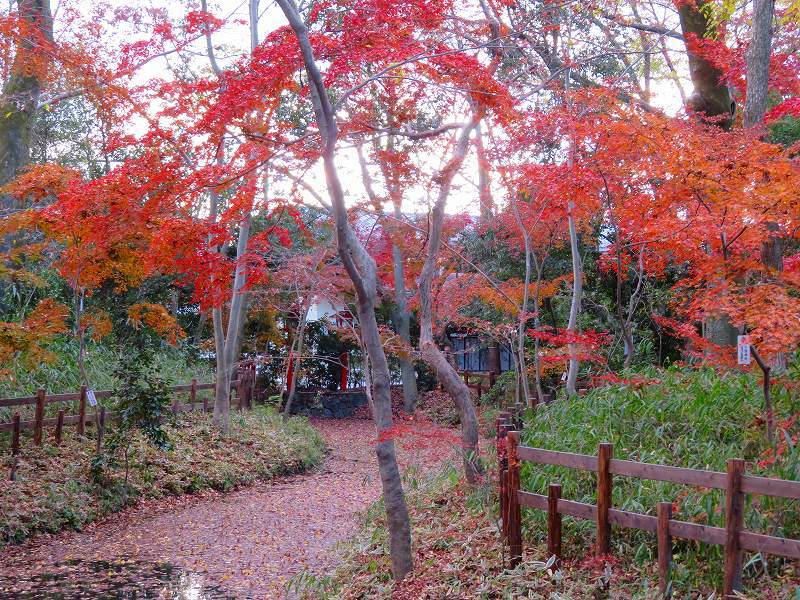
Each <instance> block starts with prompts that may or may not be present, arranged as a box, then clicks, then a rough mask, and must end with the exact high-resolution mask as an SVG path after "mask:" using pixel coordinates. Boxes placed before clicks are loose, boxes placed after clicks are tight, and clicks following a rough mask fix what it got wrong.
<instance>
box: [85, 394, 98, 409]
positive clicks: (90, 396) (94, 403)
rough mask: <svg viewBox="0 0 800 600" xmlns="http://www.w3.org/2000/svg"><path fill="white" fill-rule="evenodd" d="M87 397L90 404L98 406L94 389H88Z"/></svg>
mask: <svg viewBox="0 0 800 600" xmlns="http://www.w3.org/2000/svg"><path fill="white" fill-rule="evenodd" d="M86 399H87V400H88V401H89V405H90V406H97V398H95V397H94V390H86Z"/></svg>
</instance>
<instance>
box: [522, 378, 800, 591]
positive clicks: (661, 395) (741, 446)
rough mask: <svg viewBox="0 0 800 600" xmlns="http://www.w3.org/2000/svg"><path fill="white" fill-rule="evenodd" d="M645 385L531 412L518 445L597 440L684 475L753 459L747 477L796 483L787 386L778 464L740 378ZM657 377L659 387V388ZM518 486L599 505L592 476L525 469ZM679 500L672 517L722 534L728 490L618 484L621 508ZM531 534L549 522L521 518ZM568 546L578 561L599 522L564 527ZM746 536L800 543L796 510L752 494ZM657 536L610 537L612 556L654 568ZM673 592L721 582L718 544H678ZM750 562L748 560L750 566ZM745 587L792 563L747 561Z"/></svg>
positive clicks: (781, 393) (628, 533) (796, 406)
mask: <svg viewBox="0 0 800 600" xmlns="http://www.w3.org/2000/svg"><path fill="white" fill-rule="evenodd" d="M649 375H650V376H651V377H650V378H648V379H650V381H648V384H647V385H613V386H608V387H602V388H598V389H594V390H592V391H590V392H589V393H588V394H587V395H585V396H582V397H577V398H572V399H569V400H566V401H557V402H554V403H552V404H549V405H546V406H541V407H540V408H539V409H538V410H536V411H535V412H531V411H529V414H528V415H527V416H526V419H525V429H524V431H523V433H522V443H523V444H525V445H528V446H534V447H540V448H546V449H550V450H560V451H564V452H575V453H581V454H591V455H596V453H597V445H598V444H599V443H600V442H605V441H608V442H611V443H612V444H613V445H614V457H615V458H620V459H629V460H635V461H640V462H649V463H657V464H665V465H673V466H680V467H690V468H697V469H705V470H713V471H723V472H724V471H725V468H726V461H727V459H729V458H743V459H745V460H746V461H747V472H748V473H750V474H754V475H761V476H765V477H776V478H782V479H790V480H796V479H797V478H798V475H800V473H798V468H799V467H800V462H799V461H800V449H799V448H798V447H797V444H796V436H797V427H796V424H795V419H796V415H797V413H798V411H800V399H798V398H797V396H796V395H795V394H794V393H793V392H792V391H791V390H789V389H787V388H780V387H779V388H778V390H777V393H776V422H777V423H779V426H778V429H779V440H778V445H777V449H778V450H777V453H778V454H779V455H778V456H775V454H774V453H773V452H772V450H771V449H770V446H769V444H768V442H767V440H766V435H765V424H764V422H763V420H762V415H763V396H762V394H761V390H760V382H759V381H758V380H757V379H756V378H753V377H750V376H748V375H744V374H736V373H727V374H723V375H720V374H718V373H717V372H716V371H714V370H711V369H703V370H699V371H687V370H683V369H678V368H674V369H668V370H666V371H662V372H658V373H656V372H652V373H649ZM653 377H654V378H655V379H657V380H660V382H657V381H653ZM521 478H522V486H523V489H525V490H527V491H532V492H536V493H545V494H546V493H547V485H548V484H549V483H561V484H562V486H563V497H564V498H567V499H570V500H577V501H580V502H587V503H595V501H596V478H595V476H594V474H591V473H588V472H582V471H578V470H574V469H566V468H560V467H548V466H544V465H533V464H529V463H523V468H522V475H521ZM664 501H672V502H673V514H674V515H675V516H674V517H673V518H675V519H678V520H684V521H691V522H695V523H700V524H708V525H714V526H717V527H724V508H725V496H724V490H709V489H706V488H693V487H689V486H678V485H674V484H670V483H666V482H657V481H645V480H639V479H634V478H626V477H615V478H614V488H613V503H614V507H615V508H620V509H622V510H628V511H633V512H638V513H645V514H651V515H655V510H656V506H657V503H658V502H664ZM523 519H524V522H525V525H526V527H527V530H528V532H529V535H530V537H531V539H532V540H535V541H536V542H537V543H542V542H543V541H546V516H545V513H544V512H541V511H524V515H523ZM564 527H565V529H564V542H565V544H566V548H568V550H567V551H568V552H569V553H570V554H572V555H573V556H574V555H575V554H576V553H580V552H584V551H585V549H586V548H588V547H590V545H591V543H592V541H593V539H594V523H592V522H588V521H575V520H572V519H570V518H565V519H564ZM745 528H746V529H749V530H751V531H755V532H758V533H766V534H770V535H777V536H780V537H786V538H791V539H797V538H798V536H800V510H799V509H798V506H797V503H796V502H794V501H789V500H784V499H779V498H770V497H766V496H755V497H752V496H748V501H747V505H746V510H745ZM652 538H653V536H652V535H650V534H647V533H645V532H639V531H636V530H631V529H621V530H616V529H615V530H614V534H613V536H612V543H613V546H612V551H613V553H614V555H615V556H619V557H621V558H623V559H625V560H629V561H633V562H635V563H636V564H638V565H643V564H645V563H646V562H650V561H653V560H655V551H656V549H655V545H654V543H653V539H652ZM675 544H676V546H675V548H676V557H675V565H676V568H675V569H674V575H673V577H674V579H675V581H674V587H675V590H676V593H678V592H679V591H680V592H681V593H685V592H688V591H690V590H692V589H695V588H697V587H703V586H710V585H712V584H713V582H719V581H720V579H721V572H722V564H723V554H722V547H721V546H712V545H706V544H698V543H694V542H688V541H680V540H676V541H675ZM748 559H749V560H748ZM745 564H746V565H747V568H746V569H745V583H746V584H747V585H750V586H755V587H758V586H761V585H763V582H764V580H765V578H767V579H768V578H769V577H775V576H779V575H780V574H781V573H783V571H784V569H786V568H789V570H792V569H793V567H792V563H791V561H788V560H786V559H780V558H768V557H762V556H760V555H753V554H751V555H750V556H748V557H747V558H746V560H745Z"/></svg>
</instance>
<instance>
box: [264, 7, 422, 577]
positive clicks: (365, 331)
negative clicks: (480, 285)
mask: <svg viewBox="0 0 800 600" xmlns="http://www.w3.org/2000/svg"><path fill="white" fill-rule="evenodd" d="M277 3H278V5H279V6H280V8H281V10H282V11H283V14H284V15H285V16H286V19H287V20H288V21H289V25H290V26H291V28H292V31H293V32H294V34H295V37H296V38H297V42H298V44H299V46H300V50H301V53H302V56H303V63H304V66H305V71H306V74H307V75H308V85H309V92H310V96H311V101H312V105H313V108H314V118H315V120H316V123H317V127H318V128H319V131H320V135H321V138H322V149H323V152H322V157H323V165H324V170H325V181H326V183H327V185H328V196H329V197H330V200H331V212H332V214H333V218H334V222H335V225H336V241H337V249H338V252H339V258H340V259H341V260H342V264H343V265H344V267H345V270H346V271H347V274H348V276H349V277H350V280H351V281H352V282H353V287H354V288H355V290H356V296H357V298H358V302H357V306H358V318H359V330H360V333H361V336H360V337H361V341H362V343H363V344H364V347H365V348H366V351H367V360H368V361H369V364H370V378H371V397H372V411H373V417H374V419H375V427H376V429H377V434H378V440H377V443H376V445H375V452H376V454H377V457H378V470H379V471H380V476H381V484H382V486H383V502H384V506H385V507H386V520H387V528H388V530H389V553H390V555H391V561H392V575H393V577H394V578H395V579H396V580H401V579H403V578H404V577H405V576H406V575H407V574H408V573H409V572H410V571H411V570H412V569H413V566H414V558H413V555H412V552H411V523H410V519H409V516H408V507H407V506H406V500H405V495H404V493H403V484H402V481H401V479H400V469H399V468H398V466H397V457H396V455H395V448H394V441H393V439H392V438H391V432H390V430H391V427H392V403H391V395H390V394H391V389H390V383H391V380H390V374H389V363H388V361H387V360H386V354H385V353H384V351H383V343H382V340H381V336H380V330H379V329H378V322H377V320H376V318H375V308H376V304H377V298H378V287H377V285H378V280H377V266H376V264H375V260H374V259H373V258H372V257H371V256H370V255H369V254H368V253H367V251H366V250H365V249H364V247H363V246H362V245H361V243H360V242H359V241H358V239H357V238H356V235H355V232H353V230H352V228H351V227H350V224H349V222H348V220H347V207H346V206H345V202H344V190H343V189H342V184H341V180H340V179H339V173H338V171H337V169H336V164H335V162H334V156H335V152H336V142H337V138H338V132H337V128H336V117H335V114H334V110H333V107H332V106H331V103H330V100H329V98H328V95H327V90H326V89H325V84H324V82H323V77H322V74H321V73H320V71H319V68H318V66H317V63H316V59H315V58H314V50H313V48H312V46H311V41H310V40H309V37H308V29H307V28H306V25H305V23H304V22H303V19H302V17H301V16H300V13H299V11H298V9H297V6H296V5H295V3H294V0H277Z"/></svg>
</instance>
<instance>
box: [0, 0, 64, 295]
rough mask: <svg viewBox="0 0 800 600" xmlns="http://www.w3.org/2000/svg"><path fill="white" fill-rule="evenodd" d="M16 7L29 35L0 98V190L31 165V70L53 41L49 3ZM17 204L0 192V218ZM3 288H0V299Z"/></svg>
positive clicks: (35, 99)
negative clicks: (46, 44)
mask: <svg viewBox="0 0 800 600" xmlns="http://www.w3.org/2000/svg"><path fill="white" fill-rule="evenodd" d="M18 7H19V16H20V18H21V19H22V20H24V21H27V22H28V23H30V24H31V32H32V33H31V35H30V36H27V37H25V38H24V39H22V40H21V42H20V43H19V44H18V45H17V47H16V48H15V50H16V54H15V56H14V62H13V63H12V64H11V68H10V70H9V76H8V79H7V80H6V82H5V84H4V85H3V90H2V95H0V188H2V187H3V186H4V185H6V184H8V183H10V182H11V181H13V180H14V179H16V178H17V176H18V175H19V174H20V172H21V171H22V170H23V169H24V168H25V167H26V166H27V165H28V163H29V162H30V157H31V132H32V130H33V124H34V120H35V118H36V109H37V107H38V104H39V98H40V96H41V87H42V82H41V81H40V79H39V75H40V73H37V72H34V71H32V70H31V69H30V67H31V66H32V65H43V64H49V62H50V58H49V54H48V52H47V49H46V48H44V49H43V48H42V46H43V45H44V44H43V43H42V42H43V41H44V40H47V41H52V39H53V17H52V15H51V12H50V2H49V0H19V1H18ZM43 50H44V51H43ZM43 61H44V62H43ZM16 202H17V200H16V199H15V198H13V197H12V196H10V195H8V194H3V193H1V192H0V219H2V218H3V217H6V216H8V215H10V214H11V213H13V212H14V211H15V210H16V208H17V206H16ZM13 240H14V236H13V235H11V236H0V253H4V252H7V251H8V250H9V249H10V248H11V246H12V244H13V243H14V242H13ZM4 285H5V284H2V285H0V297H1V296H2V295H3V293H2V292H3V287H4Z"/></svg>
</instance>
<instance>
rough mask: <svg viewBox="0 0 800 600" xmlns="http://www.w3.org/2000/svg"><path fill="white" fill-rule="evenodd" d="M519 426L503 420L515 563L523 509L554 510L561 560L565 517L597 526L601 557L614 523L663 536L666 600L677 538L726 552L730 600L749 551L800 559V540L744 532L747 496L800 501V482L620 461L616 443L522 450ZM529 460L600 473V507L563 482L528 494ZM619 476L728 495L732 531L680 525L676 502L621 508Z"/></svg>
mask: <svg viewBox="0 0 800 600" xmlns="http://www.w3.org/2000/svg"><path fill="white" fill-rule="evenodd" d="M512 427H513V425H512V422H511V415H510V414H508V413H504V414H501V415H500V417H498V420H497V434H498V439H500V440H502V439H505V444H502V443H501V444H499V447H500V448H501V449H502V448H503V447H504V448H505V451H500V452H499V453H498V460H499V484H500V506H501V514H502V523H503V534H504V536H505V538H506V542H507V544H508V546H509V551H510V556H511V562H512V565H516V564H519V562H520V561H521V560H522V523H521V508H522V507H525V508H533V509H538V510H544V511H547V547H548V553H549V555H550V556H555V557H556V558H557V559H560V558H561V515H568V516H571V517H575V518H578V519H583V520H589V521H595V523H596V527H597V533H596V543H595V552H596V553H597V554H598V555H606V554H608V553H609V551H610V543H611V526H612V525H616V526H618V527H627V528H632V529H639V530H643V531H649V532H652V533H655V534H656V537H657V545H658V570H659V589H660V590H661V592H662V594H664V595H665V596H667V595H669V593H670V592H671V589H670V585H669V581H670V565H671V562H672V537H677V538H682V539H687V540H696V541H700V542H705V543H708V544H716V545H720V546H724V548H725V550H724V555H725V565H724V579H723V598H734V597H735V595H734V591H735V590H740V589H741V584H742V555H743V552H744V551H745V550H748V551H752V552H761V553H763V554H774V555H778V556H785V557H788V558H794V559H800V540H794V539H787V538H780V537H774V536H770V535H763V534H759V533H753V532H750V531H745V530H744V506H745V494H759V495H763V496H773V497H778V498H788V499H793V500H800V482H798V481H787V480H783V479H770V478H766V477H757V476H754V475H747V474H745V472H744V470H745V463H744V461H743V460H741V459H738V458H733V459H730V460H729V461H728V465H727V472H725V473H722V472H719V471H704V470H700V469H687V468H683V467H673V466H667V465H657V464H650V463H641V462H635V461H630V460H618V459H615V458H613V452H612V450H613V449H612V446H611V444H608V443H602V444H600V445H599V447H598V450H597V455H596V456H591V455H586V454H573V453H570V452H556V451H553V450H544V449H542V448H530V447H527V446H521V445H519V432H518V431H513V430H512ZM522 462H531V463H536V464H542V465H556V466H561V467H568V468H572V469H580V470H584V471H591V472H594V473H597V504H585V503H582V502H575V501H572V500H567V499H564V498H562V497H561V486H560V485H559V484H558V483H553V484H550V486H549V488H548V493H547V495H541V494H533V493H531V492H526V491H524V490H523V489H521V487H520V465H521V463H522ZM614 475H617V476H623V477H635V478H638V479H647V480H652V481H667V482H671V483H677V484H683V485H690V486H698V487H705V488H711V489H719V490H725V494H726V504H725V527H712V526H709V525H700V524H697V523H689V522H686V521H677V520H674V519H673V518H672V503H671V502H660V503H659V504H658V506H656V507H654V508H655V509H656V516H652V515H644V514H639V513H634V512H628V511H624V510H617V509H614V508H612V503H611V491H612V486H613V476H614Z"/></svg>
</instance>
